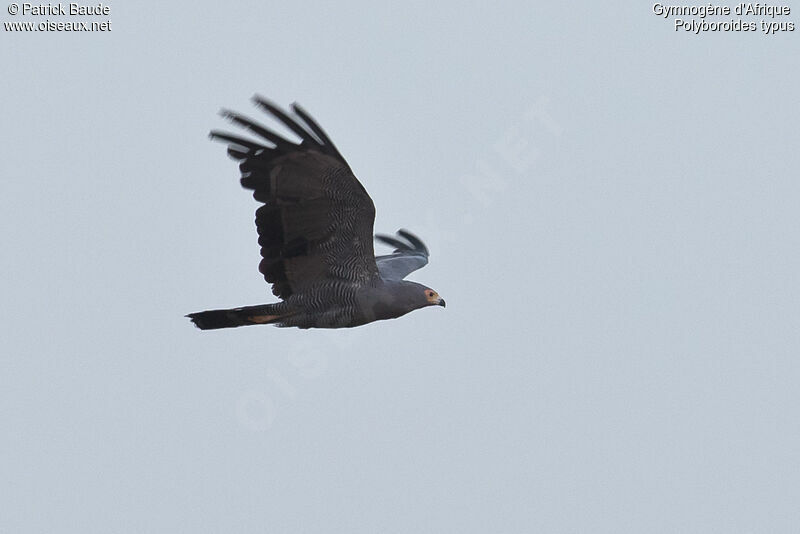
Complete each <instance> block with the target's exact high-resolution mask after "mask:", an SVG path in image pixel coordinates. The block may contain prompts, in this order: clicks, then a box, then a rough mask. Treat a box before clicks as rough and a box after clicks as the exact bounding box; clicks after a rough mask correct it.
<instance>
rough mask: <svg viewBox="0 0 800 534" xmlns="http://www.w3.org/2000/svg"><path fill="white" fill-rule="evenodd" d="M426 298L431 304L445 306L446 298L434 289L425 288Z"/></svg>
mask: <svg viewBox="0 0 800 534" xmlns="http://www.w3.org/2000/svg"><path fill="white" fill-rule="evenodd" d="M425 298H426V299H428V303H429V304H430V305H431V306H442V307H444V306H445V303H444V299H443V298H442V297H440V296H439V293H437V292H436V291H434V290H433V289H426V290H425Z"/></svg>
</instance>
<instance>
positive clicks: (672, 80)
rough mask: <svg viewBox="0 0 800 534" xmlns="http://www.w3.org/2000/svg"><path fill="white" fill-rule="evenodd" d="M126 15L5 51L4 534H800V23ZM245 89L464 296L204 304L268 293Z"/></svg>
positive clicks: (357, 8)
mask: <svg viewBox="0 0 800 534" xmlns="http://www.w3.org/2000/svg"><path fill="white" fill-rule="evenodd" d="M637 4H638V5H637ZM6 7H7V6H6V5H5V4H4V5H3V9H2V15H1V16H0V20H1V21H2V22H7V21H21V20H33V21H36V22H37V23H38V22H41V21H42V20H43V19H50V20H75V19H69V18H60V17H40V18H36V17H22V16H17V17H12V16H10V15H8V14H7V12H6ZM792 8H793V9H800V6H794V5H792ZM799 16H800V15H798V14H796V13H793V14H792V15H791V16H789V17H788V18H785V19H784V20H791V21H794V22H795V24H797V23H798V22H800V18H798V17H799ZM732 18H738V17H732ZM760 18H761V17H749V20H759V19H760ZM108 19H110V20H111V21H112V31H111V32H109V33H104V34H102V33H57V32H49V33H27V34H23V33H10V32H7V31H2V32H0V33H1V34H2V35H1V36H0V62H1V64H2V75H0V90H2V99H1V100H0V110H1V111H2V123H3V133H2V143H0V155H1V157H0V176H1V177H2V181H0V223H1V225H0V228H2V247H3V252H2V254H0V280H2V281H0V285H2V295H3V298H2V301H3V302H2V306H0V325H2V326H0V330H1V331H2V358H1V359H0V426H2V428H3V431H2V437H1V438H0V481H1V482H0V510H1V511H0V531H2V532H41V533H53V532H81V533H94V532H97V533H107V532H132V533H133V532H135V533H140V532H159V533H160V532H164V533H173V532H209V533H211V532H270V533H272V532H286V533H296V532H326V533H327V532H343V533H344V532H346V533H356V532H357V533H361V532H364V533H372V532H397V533H407V532H419V533H425V532H431V533H434V532H481V533H483V532H502V533H528V532H609V533H611V532H614V533H618V532H697V533H707V532H726V533H730V532H796V531H797V528H798V525H800V506H798V502H800V456H799V455H798V451H800V416H798V405H799V404H800V393H798V391H799V388H798V384H799V383H800V359H799V358H798V356H799V355H800V328H799V327H798V322H800V312H799V311H798V309H799V304H798V303H800V282H799V281H798V272H800V231H798V228H800V209H798V208H799V207H800V185H798V163H800V150H798V147H799V146H800V134H798V121H799V120H800V110H799V109H798V104H797V102H798V100H797V98H798V97H797V95H798V82H800V74H798V72H800V69H799V68H798V67H800V61H799V60H798V57H800V54H798V52H800V48H798V30H796V31H794V32H787V33H784V34H780V35H777V36H766V35H764V34H763V33H761V31H760V30H759V31H757V32H755V33H735V32H733V33H713V34H712V33H706V34H703V35H699V36H696V35H693V34H690V33H685V32H683V31H681V32H677V33H676V32H675V31H674V29H673V22H672V20H665V19H663V18H659V17H658V16H656V15H655V14H653V12H652V5H650V4H647V3H631V2H584V3H580V4H574V5H571V6H567V5H564V4H554V3H552V2H551V3H547V4H545V3H543V2H536V3H531V2H516V3H514V2H509V3H500V4H498V3H491V2H484V3H483V4H475V5H472V6H469V7H466V6H464V5H459V4H458V3H454V2H438V3H430V2H424V3H423V2H412V3H409V2H406V3H403V4H402V5H400V4H398V5H397V7H394V8H391V7H386V6H383V5H377V4H376V3H375V2H366V1H365V2H334V3H330V4H328V5H326V6H325V7H322V6H321V5H319V4H313V3H309V2H292V3H283V4H281V5H280V6H279V5H275V4H274V3H264V2H256V1H251V2H240V3H239V4H238V5H236V6H233V5H230V4H226V3H224V2H183V1H180V2H117V3H115V4H113V6H112V14H111V16H110V17H98V18H97V20H101V21H102V20H108ZM256 92H258V93H261V94H263V95H265V96H267V97H269V98H272V99H274V100H275V101H276V102H279V103H281V104H284V105H288V104H289V103H291V102H293V101H295V100H296V101H298V102H300V103H302V105H303V106H304V107H305V108H306V109H307V110H309V111H310V112H311V114H312V115H313V116H314V117H316V118H317V120H318V121H319V122H320V123H321V124H322V125H323V127H324V128H325V129H326V130H327V131H328V133H329V134H330V136H331V137H332V139H333V140H334V142H335V143H336V144H337V145H338V147H339V149H340V150H341V152H342V153H343V154H344V155H345V157H346V158H347V159H348V161H349V163H350V164H351V166H352V167H353V169H354V170H355V172H356V174H357V176H359V178H360V179H361V181H362V182H363V184H364V185H365V187H366V188H367V190H368V191H369V193H370V194H371V196H372V198H373V199H374V201H375V205H376V207H377V220H376V226H375V229H376V231H379V232H393V231H395V230H396V229H398V228H401V227H405V228H408V229H410V230H412V231H414V232H415V233H417V234H419V235H420V236H421V237H422V238H423V239H424V240H425V241H426V243H427V244H428V246H429V248H430V249H431V252H432V256H431V263H430V265H429V266H427V267H426V268H425V269H424V270H422V271H419V272H417V273H414V275H412V278H413V279H414V280H417V281H420V282H423V283H425V284H426V285H429V286H431V287H433V288H435V289H437V290H438V291H439V293H440V294H441V295H442V296H443V297H444V298H446V299H447V303H448V307H447V308H446V309H441V308H431V309H425V310H420V311H417V312H414V313H412V314H410V315H408V316H406V317H403V318H402V319H400V320H394V321H384V322H380V323H375V324H370V325H367V326H364V327H361V328H357V329H352V330H339V331H301V330H297V329H276V328H272V327H253V328H241V329H232V330H227V331H215V332H200V331H199V330H196V329H195V328H193V327H192V326H191V324H190V323H189V322H188V320H186V319H185V318H184V317H183V316H184V315H185V314H186V313H189V312H193V311H199V310H203V309H209V308H215V307H233V306H239V305H247V304H259V303H264V302H270V301H272V299H273V297H272V296H271V295H270V293H269V290H268V288H267V286H266V285H265V284H264V282H263V279H262V278H261V276H260V275H259V273H258V271H257V265H258V260H259V254H258V246H257V243H256V233H255V228H254V225H253V214H254V210H255V208H256V203H255V201H254V200H253V199H252V198H251V197H250V195H249V193H247V192H246V191H244V190H242V189H241V188H240V187H239V184H238V170H237V168H236V164H235V162H233V161H232V160H230V159H228V158H227V157H226V155H225V150H224V147H223V146H221V145H218V144H215V143H212V142H210V141H209V140H208V139H207V132H208V131H209V130H210V129H212V128H219V127H226V126H227V125H226V123H225V121H224V120H223V119H221V118H220V117H218V116H217V115H216V113H217V111H218V110H219V108H222V107H226V108H231V109H234V110H237V111H242V112H246V113H248V114H250V115H252V116H254V117H258V116H259V115H260V112H259V111H258V110H256V109H255V108H254V107H253V106H252V105H251V103H250V102H249V97H250V96H251V95H252V94H254V93H256ZM379 250H381V251H383V250H385V249H382V248H381V249H379Z"/></svg>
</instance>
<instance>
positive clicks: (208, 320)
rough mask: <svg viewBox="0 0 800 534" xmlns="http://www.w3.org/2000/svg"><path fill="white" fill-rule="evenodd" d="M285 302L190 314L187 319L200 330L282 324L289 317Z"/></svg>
mask: <svg viewBox="0 0 800 534" xmlns="http://www.w3.org/2000/svg"><path fill="white" fill-rule="evenodd" d="M283 304H284V303H283V302H278V303H275V304H261V305H259V306H245V307H243V308H233V309H230V310H207V311H201V312H197V313H190V314H189V315H187V316H186V317H188V318H189V319H191V321H192V322H193V323H194V324H195V326H197V328H199V329H200V330H216V329H217V328H234V327H237V326H247V325H251V324H275V323H280V322H281V321H282V320H283V319H284V318H286V317H287V316H288V314H287V313H286V310H285V309H284V306H283Z"/></svg>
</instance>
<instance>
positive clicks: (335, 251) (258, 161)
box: [187, 96, 445, 330]
mask: <svg viewBox="0 0 800 534" xmlns="http://www.w3.org/2000/svg"><path fill="white" fill-rule="evenodd" d="M253 101H254V102H255V104H256V105H257V106H258V107H260V108H261V109H262V110H264V111H266V112H267V113H269V114H271V115H272V116H273V117H274V118H275V119H277V120H278V121H280V122H281V123H283V124H284V125H285V126H286V127H287V128H289V130H291V131H292V132H294V133H295V134H296V135H297V136H298V137H299V138H300V140H301V141H300V142H299V143H295V142H292V141H290V140H288V139H286V138H284V137H282V136H280V135H278V134H277V133H275V132H274V131H272V130H270V129H268V128H266V127H264V126H262V125H260V124H258V123H256V122H254V121H253V120H251V119H249V118H247V117H244V116H242V115H239V114H238V113H234V112H231V111H226V110H223V111H222V115H223V116H224V117H226V118H227V119H229V120H230V121H232V122H233V123H234V124H237V125H239V126H241V127H243V128H244V129H246V130H248V131H249V132H251V133H253V134H255V135H256V136H258V137H260V138H262V139H263V141H259V142H255V141H252V140H250V139H246V138H244V137H240V136H238V135H232V134H229V133H225V132H220V131H212V132H211V134H210V135H211V138H212V139H215V140H218V141H222V142H225V143H227V144H228V154H229V155H230V156H231V157H233V158H234V159H236V160H238V161H240V162H241V163H240V164H239V169H240V170H241V173H242V178H241V184H242V186H243V187H244V188H246V189H250V190H252V191H253V197H254V198H255V199H256V200H257V201H258V202H261V203H262V204H263V205H262V206H260V207H259V208H258V209H257V210H256V228H257V230H258V244H259V245H260V246H261V257H262V260H261V263H260V264H259V271H261V274H263V275H264V278H265V279H266V281H267V282H268V283H270V284H272V293H273V294H274V295H275V296H277V297H279V298H280V299H281V301H280V302H276V303H273V304H261V305H258V306H245V307H242V308H233V309H228V310H209V311H202V312H197V313H190V314H189V315H187V317H189V318H190V319H191V320H192V322H193V323H194V324H195V325H197V327H199V328H201V329H203V330H211V329H217V328H231V327H236V326H245V325H255V324H273V325H276V326H297V327H299V328H346V327H352V326H359V325H362V324H366V323H370V322H372V321H378V320H381V319H393V318H396V317H400V316H401V315H405V314H406V313H408V312H410V311H413V310H416V309H418V308H424V307H426V306H444V305H445V302H444V299H443V298H441V297H440V296H439V294H438V293H436V291H434V290H433V289H431V288H429V287H426V286H424V285H422V284H418V283H416V282H410V281H406V280H403V279H404V278H405V277H406V276H408V274H409V273H411V272H413V271H416V270H417V269H419V268H421V267H423V266H425V265H426V264H427V263H428V249H427V247H426V246H425V244H424V243H423V242H422V241H421V240H420V239H419V238H418V237H416V236H415V235H414V234H412V233H411V232H408V231H406V230H399V231H398V232H397V237H390V236H386V235H377V236H375V238H377V239H379V240H380V241H382V242H384V243H386V244H388V245H391V246H393V247H394V252H392V253H391V254H387V255H384V256H378V257H375V252H374V250H373V246H372V241H373V236H372V227H373V223H374V222H375V206H374V204H373V203H372V199H371V198H370V197H369V195H368V194H367V191H366V189H364V186H363V185H361V183H360V182H359V181H358V179H357V178H356V177H355V175H354V174H353V171H351V170H350V166H349V165H348V164H347V162H346V161H345V159H344V158H343V157H342V155H341V154H340V153H339V151H338V150H337V149H336V147H335V146H334V144H333V143H332V142H331V140H330V139H329V138H328V136H327V135H326V134H325V132H324V131H323V130H322V128H320V127H319V125H318V124H317V123H316V122H315V121H314V119H312V118H311V116H309V115H308V113H306V112H305V111H304V110H303V109H302V108H301V107H300V106H299V105H297V104H293V105H292V111H293V112H294V116H293V117H292V116H290V115H289V114H287V113H286V112H285V111H283V110H281V109H280V108H279V107H277V106H276V105H274V104H273V103H272V102H270V101H268V100H266V99H264V98H262V97H259V96H255V97H253ZM265 141H266V143H265Z"/></svg>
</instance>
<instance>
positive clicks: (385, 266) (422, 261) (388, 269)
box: [375, 230, 429, 280]
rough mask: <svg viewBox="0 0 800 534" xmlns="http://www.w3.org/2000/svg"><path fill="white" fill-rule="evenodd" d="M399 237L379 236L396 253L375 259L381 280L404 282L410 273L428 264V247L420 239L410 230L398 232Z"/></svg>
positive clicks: (377, 237) (376, 237) (377, 236)
mask: <svg viewBox="0 0 800 534" xmlns="http://www.w3.org/2000/svg"><path fill="white" fill-rule="evenodd" d="M397 236H398V237H392V236H388V235H383V234H378V235H376V236H375V239H378V240H380V241H382V242H384V243H386V244H387V245H389V246H392V247H394V248H395V249H394V252H392V253H391V254H387V255H385V256H378V257H377V258H375V263H377V264H378V270H379V271H380V273H381V278H383V279H384V280H402V279H403V278H405V277H406V276H408V275H409V274H410V273H412V272H414V271H416V270H417V269H421V268H422V267H425V265H427V264H428V256H429V254H428V247H426V246H425V243H423V242H422V240H421V239H420V238H418V237H417V236H415V235H414V234H412V233H411V232H409V231H408V230H398V231H397Z"/></svg>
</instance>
